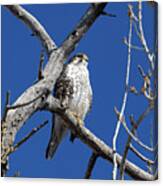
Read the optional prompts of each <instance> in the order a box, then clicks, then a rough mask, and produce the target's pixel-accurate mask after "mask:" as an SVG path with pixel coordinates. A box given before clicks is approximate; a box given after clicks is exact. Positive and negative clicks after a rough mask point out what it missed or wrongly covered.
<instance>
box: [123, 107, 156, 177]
mask: <svg viewBox="0 0 163 186" xmlns="http://www.w3.org/2000/svg"><path fill="white" fill-rule="evenodd" d="M152 109H153V107H152V106H148V107H147V109H146V110H145V111H144V112H143V113H142V114H141V115H140V116H139V118H138V120H137V122H135V121H134V119H133V116H130V121H131V123H132V126H133V127H132V129H131V133H132V134H135V132H136V130H137V128H138V127H139V125H140V124H141V122H142V121H143V120H144V118H145V117H146V116H147V115H148V114H149V112H150V111H151V110H152ZM131 141H132V137H131V136H129V137H128V139H127V142H126V145H125V148H124V149H125V150H124V153H123V158H122V162H121V165H120V179H123V177H124V170H125V161H126V159H127V154H128V151H129V147H130V143H131Z"/></svg>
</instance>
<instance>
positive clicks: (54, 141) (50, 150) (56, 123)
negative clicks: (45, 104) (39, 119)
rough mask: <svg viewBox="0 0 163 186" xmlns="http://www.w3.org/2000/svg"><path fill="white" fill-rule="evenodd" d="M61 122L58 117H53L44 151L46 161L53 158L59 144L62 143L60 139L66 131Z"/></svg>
mask: <svg viewBox="0 0 163 186" xmlns="http://www.w3.org/2000/svg"><path fill="white" fill-rule="evenodd" d="M63 122H64V121H63V120H62V119H61V118H60V117H59V116H58V115H55V118H54V117H53V121H52V130H51V137H50V141H49V144H48V147H47V150H46V159H48V160H50V159H52V158H53V156H54V154H55V152H56V150H57V148H58V146H59V144H60V142H61V141H62V138H63V137H64V135H65V133H66V131H67V129H66V128H65V126H64V124H63Z"/></svg>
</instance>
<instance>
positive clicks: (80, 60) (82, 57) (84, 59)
mask: <svg viewBox="0 0 163 186" xmlns="http://www.w3.org/2000/svg"><path fill="white" fill-rule="evenodd" d="M70 62H71V63H73V64H75V65H79V64H83V65H86V66H87V65H88V56H87V55H86V54H84V53H78V54H76V55H75V56H74V57H72V59H71V60H70Z"/></svg>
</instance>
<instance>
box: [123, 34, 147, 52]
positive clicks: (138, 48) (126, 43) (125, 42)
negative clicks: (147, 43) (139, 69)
mask: <svg viewBox="0 0 163 186" xmlns="http://www.w3.org/2000/svg"><path fill="white" fill-rule="evenodd" d="M123 42H124V44H125V45H127V46H129V43H128V41H127V38H126V37H124V40H123ZM131 48H132V49H135V50H142V51H144V48H142V47H139V46H136V45H133V44H131Z"/></svg>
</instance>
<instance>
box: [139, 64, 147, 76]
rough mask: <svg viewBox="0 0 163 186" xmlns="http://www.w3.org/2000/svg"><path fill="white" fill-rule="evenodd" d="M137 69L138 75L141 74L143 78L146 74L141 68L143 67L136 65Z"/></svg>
mask: <svg viewBox="0 0 163 186" xmlns="http://www.w3.org/2000/svg"><path fill="white" fill-rule="evenodd" d="M138 70H139V72H140V75H141V76H142V78H143V79H144V78H145V76H146V74H145V72H144V70H143V67H142V66H141V65H138Z"/></svg>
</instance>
